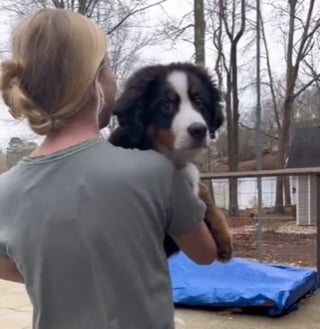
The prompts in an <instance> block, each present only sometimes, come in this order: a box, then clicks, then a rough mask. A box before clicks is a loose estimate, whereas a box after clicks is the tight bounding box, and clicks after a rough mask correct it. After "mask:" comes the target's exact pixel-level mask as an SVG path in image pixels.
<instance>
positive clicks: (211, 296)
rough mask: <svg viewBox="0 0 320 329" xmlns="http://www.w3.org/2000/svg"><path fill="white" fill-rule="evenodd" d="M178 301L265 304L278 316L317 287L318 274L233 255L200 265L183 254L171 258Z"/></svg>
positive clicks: (212, 304) (221, 305)
mask: <svg viewBox="0 0 320 329" xmlns="http://www.w3.org/2000/svg"><path fill="white" fill-rule="evenodd" d="M169 269H170V274H171V280H172V287H173V300H174V303H175V304H179V305H185V306H197V307H205V308H208V307H213V308H251V307H263V309H264V311H265V313H266V314H268V315H270V316H279V315H282V314H285V313H288V312H290V311H292V310H295V309H297V307H298V301H299V300H300V299H301V298H303V297H304V296H306V295H309V294H312V293H314V292H315V290H316V289H317V285H318V274H317V272H316V271H314V270H312V269H307V268H296V267H288V266H279V265H267V264H261V263H258V262H254V261H249V260H244V259H241V258H234V259H233V260H232V261H231V262H230V263H227V264H221V263H218V262H215V263H213V264H211V265H208V266H207V265H206V266H203V265H197V264H195V263H193V262H192V261H191V260H189V259H188V258H187V257H186V256H185V255H184V254H183V253H179V254H178V255H176V256H173V257H171V258H170V259H169Z"/></svg>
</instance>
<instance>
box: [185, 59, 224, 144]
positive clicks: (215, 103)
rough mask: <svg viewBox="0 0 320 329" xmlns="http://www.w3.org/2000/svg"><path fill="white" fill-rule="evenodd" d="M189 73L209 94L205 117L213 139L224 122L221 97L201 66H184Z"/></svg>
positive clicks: (210, 77)
mask: <svg viewBox="0 0 320 329" xmlns="http://www.w3.org/2000/svg"><path fill="white" fill-rule="evenodd" d="M184 67H186V68H187V69H188V70H189V71H191V72H193V73H194V74H195V75H197V76H198V78H199V79H200V80H201V82H202V83H203V85H204V86H205V87H206V88H207V90H208V93H209V104H208V105H209V106H208V109H207V110H208V112H209V113H207V115H208V116H207V117H208V118H209V120H208V128H209V132H210V137H211V138H212V139H214V138H215V132H216V131H217V130H218V129H219V128H220V127H221V126H222V124H223V122H224V115H223V106H222V95H221V93H220V91H219V90H218V88H217V86H216V83H215V82H214V80H213V78H212V76H211V75H210V74H209V72H208V70H207V69H206V68H205V67H203V66H201V65H192V64H184Z"/></svg>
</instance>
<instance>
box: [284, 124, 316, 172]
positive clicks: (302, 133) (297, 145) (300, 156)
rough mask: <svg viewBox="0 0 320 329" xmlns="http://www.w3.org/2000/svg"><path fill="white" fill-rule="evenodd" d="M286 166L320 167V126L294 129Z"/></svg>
mask: <svg viewBox="0 0 320 329" xmlns="http://www.w3.org/2000/svg"><path fill="white" fill-rule="evenodd" d="M286 167H287V168H308V167H320V128H317V127H315V128H296V129H294V131H293V135H292V139H291V144H290V148H289V153H288V161H287V166H286Z"/></svg>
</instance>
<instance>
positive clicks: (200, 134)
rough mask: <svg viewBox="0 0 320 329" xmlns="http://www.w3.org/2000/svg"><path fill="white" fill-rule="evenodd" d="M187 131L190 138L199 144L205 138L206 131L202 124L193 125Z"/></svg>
mask: <svg viewBox="0 0 320 329" xmlns="http://www.w3.org/2000/svg"><path fill="white" fill-rule="evenodd" d="M187 130H188V133H189V134H190V136H191V137H192V138H194V139H195V140H197V141H198V142H201V141H202V140H203V139H204V138H205V137H206V135H207V130H208V129H207V127H206V126H205V125H204V124H203V123H193V124H192V125H190V126H189V127H188V129H187Z"/></svg>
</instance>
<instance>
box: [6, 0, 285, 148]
mask: <svg viewBox="0 0 320 329" xmlns="http://www.w3.org/2000/svg"><path fill="white" fill-rule="evenodd" d="M0 1H3V0H0ZM280 1H283V0H280ZM192 8H193V6H192V0H183V1H182V0H169V1H167V2H165V3H164V4H163V7H162V8H160V7H154V8H152V9H151V10H150V12H149V14H148V16H147V18H146V25H147V26H149V25H153V26H155V25H159V24H160V23H161V22H163V21H164V20H165V18H166V12H167V13H168V14H169V15H170V17H177V18H181V17H182V16H183V15H185V14H186V13H187V12H190V11H191V10H192ZM11 28H12V23H11V22H10V20H9V16H8V15H7V14H5V15H3V14H2V15H1V12H0V42H1V43H2V45H1V46H0V49H3V48H4V47H3V45H5V44H7V43H8V41H9V39H10V29H11ZM148 32H149V30H148ZM270 33H272V31H270ZM276 42H277V41H276V40H275V44H274V46H272V45H271V47H272V55H273V59H274V60H273V68H274V67H276V66H277V65H281V64H282V61H279V60H278V58H279V56H283V55H281V53H282V50H281V49H279V45H278V44H276ZM171 46H172V44H171V43H169V42H168V44H161V45H158V46H155V45H154V46H149V47H146V48H145V49H144V50H143V57H144V58H145V59H147V60H151V59H152V60H153V62H154V61H157V62H161V63H169V62H172V61H189V60H191V58H192V55H193V52H194V49H193V46H192V44H191V43H187V42H179V43H177V44H176V45H175V47H174V48H172V47H171ZM212 54H213V53H212V52H210V45H209V47H207V58H208V59H209V60H208V61H207V66H209V67H210V66H211V67H212V65H213V62H214V59H213V58H214V57H213V56H212ZM0 55H1V54H0ZM252 57H254V54H253V55H252ZM246 60H248V59H247V58H243V56H242V57H241V56H239V62H241V61H242V63H243V62H244V61H246ZM254 74H255V72H254V66H253V70H252V71H248V70H246V71H245V72H242V73H241V81H240V83H242V84H243V83H246V82H244V81H245V80H247V81H250V82H252V80H253V79H254V77H253V75H254ZM241 97H242V98H244V99H245V104H246V106H251V105H250V102H248V99H251V100H252V102H253V103H252V104H253V105H254V97H252V95H251V97H248V96H247V95H246V94H243V93H242V94H241ZM240 106H241V99H240ZM10 120H12V119H11V117H10V115H9V114H8V111H7V110H6V109H5V107H4V106H3V104H1V102H0V148H1V147H3V145H5V144H6V143H7V141H8V139H9V138H10V137H12V136H21V137H28V138H31V136H32V134H31V133H30V130H28V129H27V128H26V125H25V124H22V123H16V122H12V121H10Z"/></svg>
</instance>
